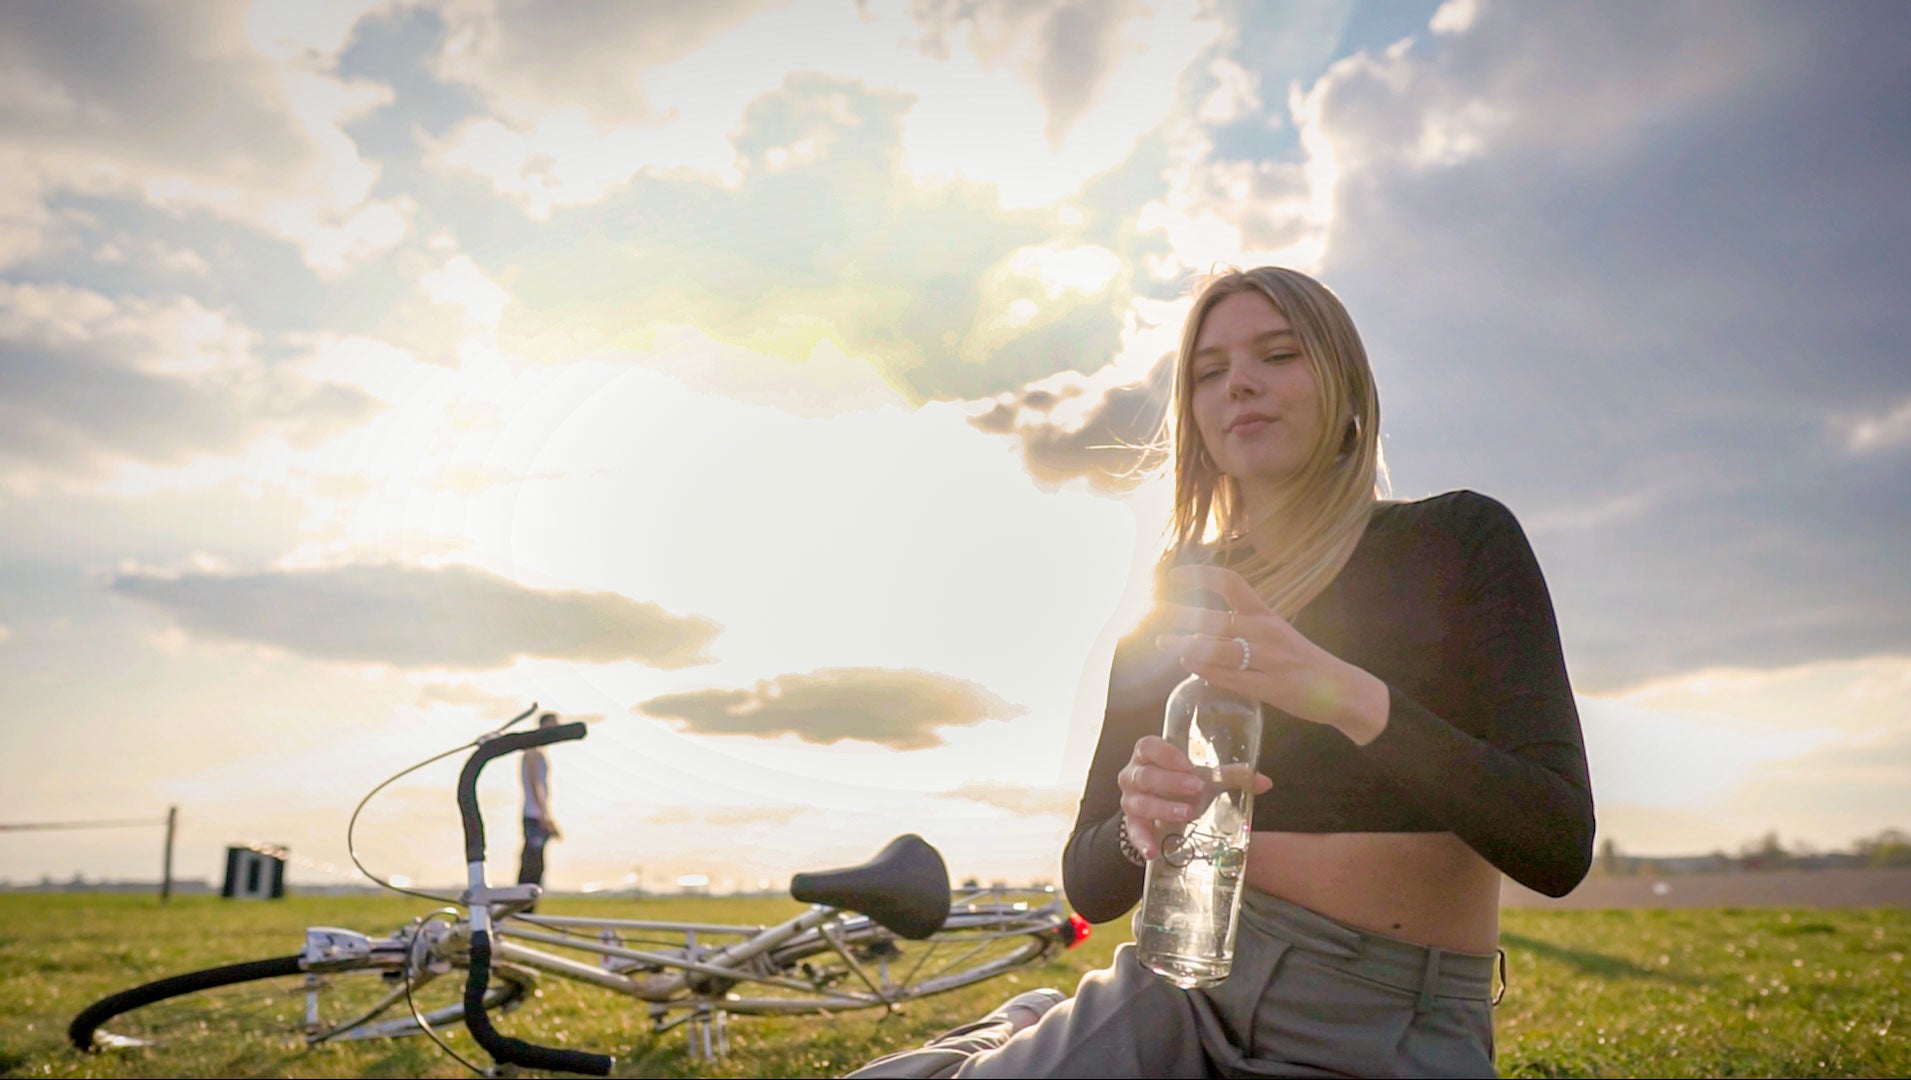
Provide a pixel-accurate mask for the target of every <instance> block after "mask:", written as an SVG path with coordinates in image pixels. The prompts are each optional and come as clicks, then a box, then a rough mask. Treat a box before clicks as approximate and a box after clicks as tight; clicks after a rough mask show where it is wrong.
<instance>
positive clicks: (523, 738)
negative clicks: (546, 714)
mask: <svg viewBox="0 0 1911 1080" xmlns="http://www.w3.org/2000/svg"><path fill="white" fill-rule="evenodd" d="M587 734H589V731H588V730H587V729H586V728H585V727H584V724H583V723H582V722H581V721H575V722H572V723H569V724H558V725H556V726H555V727H547V728H538V729H537V730H536V731H520V732H518V733H517V734H515V735H500V736H498V737H497V738H495V739H492V740H490V741H489V742H485V743H481V744H479V746H478V749H477V752H476V753H474V754H472V755H471V757H470V758H469V759H467V760H466V761H465V763H464V771H463V772H461V773H459V774H458V816H459V817H461V818H463V819H464V860H465V862H468V863H474V862H478V861H480V860H481V859H483V858H484V818H483V817H481V816H479V814H478V774H479V773H481V772H483V771H484V767H485V766H486V765H488V764H490V763H491V759H492V758H495V757H500V756H502V755H504V754H510V753H515V752H517V751H519V750H529V749H530V748H531V747H533V746H543V745H545V744H546V743H555V742H569V741H570V740H572V739H581V738H583V737H584V736H585V735H587Z"/></svg>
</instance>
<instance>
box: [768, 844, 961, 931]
mask: <svg viewBox="0 0 1911 1080" xmlns="http://www.w3.org/2000/svg"><path fill="white" fill-rule="evenodd" d="M790 895H791V896H794V897H796V898H797V899H798V900H801V901H803V902H804V903H806V904H828V905H829V906H831V907H839V908H848V909H849V910H851V911H860V912H862V913H863V914H864V915H867V916H869V917H870V918H872V919H874V920H876V921H877V922H879V923H881V924H882V925H883V926H886V927H888V928H889V929H891V930H894V931H895V932H896V933H898V934H901V935H902V936H903V937H906V938H909V939H910V940H912V941H921V940H922V939H923V938H926V937H928V936H929V935H931V934H933V933H935V932H936V931H937V930H940V929H942V924H943V922H945V921H946V920H947V919H948V918H949V868H948V867H947V866H945V865H943V862H942V854H941V853H940V852H938V851H937V850H936V849H935V848H933V847H930V846H929V842H928V841H927V840H924V839H923V838H922V837H920V836H917V835H916V834H915V833H908V834H906V835H904V836H898V837H896V838H895V839H894V840H891V841H890V842H889V846H888V847H885V848H883V849H882V850H881V851H879V852H877V853H876V857H875V858H873V859H871V860H869V861H868V862H866V863H864V864H862V865H861V866H850V867H845V868H843V869H841V870H818V871H816V872H814V873H808V874H798V875H796V876H795V877H793V878H791V879H790Z"/></svg>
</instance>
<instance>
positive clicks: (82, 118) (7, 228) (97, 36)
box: [0, 3, 411, 274]
mask: <svg viewBox="0 0 1911 1080" xmlns="http://www.w3.org/2000/svg"><path fill="white" fill-rule="evenodd" d="M337 10H338V11H339V12H341V13H344V14H349V15H350V16H351V17H350V18H344V17H343V16H342V15H341V17H340V18H339V19H337V20H334V21H332V22H331V24H330V25H328V26H325V27H315V26H308V27H304V28H300V27H298V26H296V25H294V24H293V23H292V22H290V21H282V20H279V19H278V13H279V11H278V9H277V8H275V7H274V6H273V5H264V6H262V7H261V8H260V9H258V10H257V11H254V12H250V13H248V11H247V10H246V9H245V8H242V7H237V6H234V5H229V4H216V3H189V4H172V5H165V6H163V7H138V6H136V7H131V8H126V9H121V10H113V11H108V10H105V9H99V8H90V7H86V6H84V5H80V6H75V5H66V4H54V5H45V6H39V5H24V6H23V5H7V6H5V7H4V9H0V72H4V73H5V74H4V76H0V97H4V99H5V100H6V102H7V106H6V108H5V109H4V110H0V142H4V144H5V145H4V149H3V150H0V175H6V176H7V177H8V178H9V179H8V180H7V181H6V182H4V183H0V265H6V264H9V263H14V262H18V261H20V260H22V259H25V258H29V257H32V256H34V255H36V254H38V253H40V252H41V251H43V250H45V249H47V248H48V246H49V244H50V243H51V242H52V241H51V235H52V233H53V232H54V231H56V230H57V229H58V227H59V223H60V218H59V215H57V214H55V213H53V212H52V211H51V210H49V204H50V202H51V201H52V200H54V199H56V198H59V197H61V196H65V195H80V196H86V197H102V196H103V197H106V198H114V199H137V200H141V201H144V202H146V203H148V204H151V205H154V206H159V207H163V208H166V209H169V210H191V211H196V212H203V213H207V214H212V215H215V216H218V217H222V218H226V219H230V220H235V221H238V222H241V223H243V224H246V225H248V226H250V227H252V228H255V229H258V230H260V231H262V232H265V233H266V234H268V235H271V236H275V237H278V238H279V239H282V240H285V241H287V242H289V243H292V244H294V245H296V246H297V247H298V249H299V251H300V252H301V254H302V256H303V257H304V259H305V261H306V263H307V264H308V265H310V266H311V267H313V268H314V269H316V270H318V271H320V272H321V273H327V274H336V273H339V272H342V271H344V270H345V269H347V268H348V267H350V266H352V265H355V264H356V263H358V262H360V261H362V260H364V259H366V258H369V257H371V256H373V255H377V254H380V253H382V252H385V251H387V250H389V249H390V248H391V247H392V246H393V245H395V244H396V243H398V242H399V240H401V239H402V238H403V236H404V235H405V233H406V231H407V230H408V228H409V224H408V222H409V217H410V213H411V205H410V203H409V202H407V201H406V200H404V199H402V198H396V199H380V198H375V197H373V186H374V184H375V182H376V181H377V178H378V170H377V168H376V167H375V166H373V165H371V164H370V163H368V162H366V161H365V160H364V159H362V158H361V157H360V156H359V153H358V150H357V147H356V145H355V144H354V142H353V141H352V138H351V137H350V136H349V135H348V134H347V132H346V130H345V129H346V126H347V125H348V124H350V123H351V122H352V121H354V120H356V119H358V118H361V117H363V116H364V115H366V114H367V113H369V112H371V111H373V110H375V109H377V108H379V107H381V106H383V105H385V104H387V103H389V102H390V100H391V94H390V91H389V90H388V89H387V88H385V87H383V86H380V85H376V84H372V83H367V82H362V81H353V80H347V79H341V78H339V77H338V76H336V75H335V74H333V73H331V72H330V71H329V70H328V68H329V64H330V62H331V58H330V57H329V56H327V55H326V54H325V53H324V52H323V49H325V48H329V49H331V50H333V51H334V52H335V51H336V49H337V48H339V47H340V46H342V45H343V43H344V40H345V34H346V32H347V31H348V30H349V27H350V25H351V23H352V22H354V21H355V20H356V15H357V13H358V11H359V10H362V8H350V9H347V8H340V9H337ZM340 23H343V25H344V29H341V28H340V25H339V24H340ZM255 38H256V39H257V40H255ZM308 46H313V47H309V48H308Z"/></svg>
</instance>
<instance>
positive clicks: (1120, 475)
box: [969, 355, 1174, 492]
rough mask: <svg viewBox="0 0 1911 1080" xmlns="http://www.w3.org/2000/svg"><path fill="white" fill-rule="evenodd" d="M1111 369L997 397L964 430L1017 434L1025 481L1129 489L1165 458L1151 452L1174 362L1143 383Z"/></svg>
mask: <svg viewBox="0 0 1911 1080" xmlns="http://www.w3.org/2000/svg"><path fill="white" fill-rule="evenodd" d="M1130 374H1131V373H1128V372H1124V371H1123V370H1121V369H1120V368H1117V367H1116V366H1114V365H1110V366H1109V367H1108V368H1105V369H1103V370H1102V371H1100V372H1097V373H1095V375H1093V376H1083V375H1079V374H1077V373H1075V372H1063V373H1061V374H1059V375H1053V376H1050V377H1049V378H1046V379H1040V380H1037V381H1036V382H1033V383H1030V384H1028V385H1027V386H1024V387H1023V388H1022V389H1021V390H1019V391H1015V392H1011V393H1005V394H1001V395H998V396H997V397H996V398H995V400H994V403H993V405H991V406H989V407H988V409H987V411H985V412H981V413H979V414H977V415H976V416H975V417H973V418H972V419H971V420H970V421H969V423H971V424H972V425H974V426H975V427H976V428H977V429H979V430H981V431H986V432H989V433H991V434H998V435H1014V436H1015V437H1016V438H1017V439H1018V440H1019V441H1020V442H1021V445H1022V458H1023V461H1024V463H1025V464H1026V465H1027V467H1028V471H1029V475H1031V476H1033V477H1034V478H1035V479H1036V480H1037V481H1039V482H1041V483H1043V484H1045V485H1051V486H1053V485H1058V484H1062V483H1065V482H1067V481H1069V480H1073V479H1075V478H1077V477H1081V478H1085V479H1086V480H1087V481H1088V482H1089V484H1090V485H1092V486H1093V487H1095V488H1097V489H1099V490H1102V491H1107V492H1121V491H1127V490H1129V489H1132V488H1133V487H1134V486H1136V485H1137V484H1139V483H1141V482H1142V481H1143V480H1145V479H1146V478H1147V477H1148V476H1149V475H1152V473H1151V470H1153V469H1154V468H1155V467H1156V466H1158V465H1159V464H1160V463H1161V461H1162V455H1161V454H1160V453H1159V452H1157V451H1155V450H1153V449H1151V448H1152V447H1153V446H1155V445H1156V439H1157V437H1158V436H1159V434H1160V426H1161V418H1162V414H1163V413H1164V412H1165V411H1166V409H1167V405H1168V394H1169V390H1170V381H1171V380H1172V378H1173V375H1174V357H1173V356H1172V355H1169V356H1164V357H1163V358H1162V359H1161V360H1160V361H1158V362H1156V364H1155V365H1154V367H1153V368H1152V369H1150V371H1149V372H1148V375H1147V377H1146V378H1145V379H1144V380H1142V381H1140V382H1133V381H1127V382H1124V381H1121V380H1123V379H1126V378H1128V377H1129V376H1130Z"/></svg>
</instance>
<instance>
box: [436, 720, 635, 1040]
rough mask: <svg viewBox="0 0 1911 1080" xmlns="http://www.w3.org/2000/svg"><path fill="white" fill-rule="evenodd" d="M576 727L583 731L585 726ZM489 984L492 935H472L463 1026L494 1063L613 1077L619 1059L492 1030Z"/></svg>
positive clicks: (478, 933) (482, 933) (481, 933)
mask: <svg viewBox="0 0 1911 1080" xmlns="http://www.w3.org/2000/svg"><path fill="white" fill-rule="evenodd" d="M576 726H577V727H580V728H581V727H583V726H584V725H582V724H578V725H576ZM573 737H575V736H573ZM490 981H491V934H490V933H489V932H488V931H483V930H480V931H476V932H474V933H473V934H472V935H471V970H470V972H469V973H468V974H466V976H465V983H464V1024H465V1027H466V1028H468V1029H470V1031H471V1037H472V1038H474V1039H476V1040H477V1041H478V1045H479V1046H482V1047H484V1050H485V1052H486V1053H488V1054H490V1055H491V1058H492V1060H494V1061H497V1062H500V1063H502V1064H506V1065H522V1066H524V1067H525V1068H527V1069H551V1070H555V1071H558V1072H572V1073H582V1074H584V1075H586V1076H609V1075H610V1071H611V1069H612V1068H614V1067H615V1066H616V1065H617V1059H616V1058H614V1057H611V1056H610V1055H608V1054H592V1053H589V1052H587V1051H583V1050H559V1049H557V1048H555V1047H550V1046H537V1045H535V1044H533V1043H528V1042H525V1041H524V1040H523V1039H514V1038H511V1037H510V1036H508V1035H500V1034H498V1029H497V1028H495V1027H492V1026H491V1016H490V1014H489V1013H487V1012H485V1011H484V991H485V987H486V986H487V985H489V983H490Z"/></svg>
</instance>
